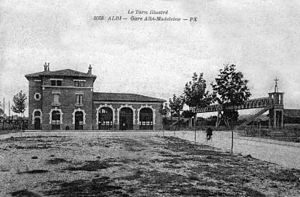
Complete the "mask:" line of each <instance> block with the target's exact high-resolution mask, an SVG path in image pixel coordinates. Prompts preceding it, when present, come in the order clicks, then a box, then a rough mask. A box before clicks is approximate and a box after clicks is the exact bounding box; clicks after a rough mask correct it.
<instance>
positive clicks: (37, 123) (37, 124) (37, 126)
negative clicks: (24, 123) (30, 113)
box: [34, 118, 41, 130]
mask: <svg viewBox="0 0 300 197" xmlns="http://www.w3.org/2000/svg"><path fill="white" fill-rule="evenodd" d="M34 129H35V130H40V129H41V119H40V118H35V119H34Z"/></svg>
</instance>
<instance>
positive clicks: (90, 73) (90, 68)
mask: <svg viewBox="0 0 300 197" xmlns="http://www.w3.org/2000/svg"><path fill="white" fill-rule="evenodd" d="M88 74H89V75H92V66H91V65H90V66H89V71H88Z"/></svg>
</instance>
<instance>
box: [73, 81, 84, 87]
mask: <svg viewBox="0 0 300 197" xmlns="http://www.w3.org/2000/svg"><path fill="white" fill-rule="evenodd" d="M74 86H75V87H84V86H85V80H74Z"/></svg>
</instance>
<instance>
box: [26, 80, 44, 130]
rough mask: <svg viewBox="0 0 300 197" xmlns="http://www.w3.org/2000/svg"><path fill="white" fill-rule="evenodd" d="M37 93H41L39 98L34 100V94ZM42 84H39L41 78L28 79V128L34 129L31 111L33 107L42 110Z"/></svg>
mask: <svg viewBox="0 0 300 197" xmlns="http://www.w3.org/2000/svg"><path fill="white" fill-rule="evenodd" d="M35 93H39V94H41V99H40V100H36V99H34V94H35ZM42 97H43V92H42V86H41V80H39V79H32V80H30V81H29V94H28V100H29V106H28V113H29V114H28V117H29V125H28V128H29V129H34V125H33V124H32V123H33V111H34V109H40V110H42Z"/></svg>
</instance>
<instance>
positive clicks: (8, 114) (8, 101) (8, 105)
mask: <svg viewBox="0 0 300 197" xmlns="http://www.w3.org/2000/svg"><path fill="white" fill-rule="evenodd" d="M8 117H10V101H8Z"/></svg>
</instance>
